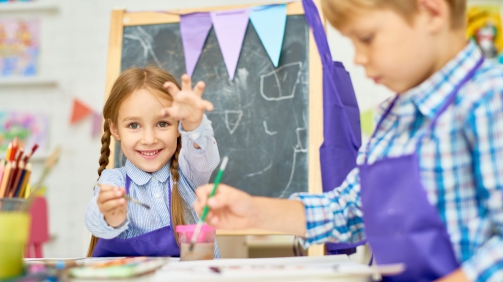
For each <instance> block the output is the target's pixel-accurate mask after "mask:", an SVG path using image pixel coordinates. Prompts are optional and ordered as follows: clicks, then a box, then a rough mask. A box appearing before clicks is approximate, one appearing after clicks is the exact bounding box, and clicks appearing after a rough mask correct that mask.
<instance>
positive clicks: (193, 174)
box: [178, 115, 220, 189]
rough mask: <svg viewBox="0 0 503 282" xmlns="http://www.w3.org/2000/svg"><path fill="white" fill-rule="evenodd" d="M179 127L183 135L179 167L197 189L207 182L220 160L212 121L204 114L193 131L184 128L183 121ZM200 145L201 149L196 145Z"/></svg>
mask: <svg viewBox="0 0 503 282" xmlns="http://www.w3.org/2000/svg"><path fill="white" fill-rule="evenodd" d="M178 129H179V130H180V133H181V135H182V150H181V151H180V156H179V158H178V159H179V167H180V169H181V171H182V173H183V174H184V176H185V178H186V179H187V181H189V183H190V185H191V186H192V187H193V188H194V189H195V188H197V187H199V186H201V185H203V184H207V183H208V181H209V180H210V177H211V174H212V173H213V171H214V170H215V168H216V167H217V166H218V163H219V162H220V154H219V152H218V146H217V141H216V140H215V137H214V133H213V127H212V126H211V121H210V120H209V119H208V117H206V115H203V120H202V121H201V124H199V126H198V127H197V128H196V129H194V130H192V131H185V130H183V127H182V123H181V122H180V123H179V126H178ZM194 143H197V145H199V147H200V148H199V149H197V148H195V147H194Z"/></svg>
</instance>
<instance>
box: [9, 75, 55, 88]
mask: <svg viewBox="0 0 503 282" xmlns="http://www.w3.org/2000/svg"><path fill="white" fill-rule="evenodd" d="M57 85H58V81H57V80H56V79H52V78H46V77H36V76H35V77H2V78H0V87H22V86H57Z"/></svg>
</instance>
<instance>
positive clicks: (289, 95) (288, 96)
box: [260, 62, 302, 101]
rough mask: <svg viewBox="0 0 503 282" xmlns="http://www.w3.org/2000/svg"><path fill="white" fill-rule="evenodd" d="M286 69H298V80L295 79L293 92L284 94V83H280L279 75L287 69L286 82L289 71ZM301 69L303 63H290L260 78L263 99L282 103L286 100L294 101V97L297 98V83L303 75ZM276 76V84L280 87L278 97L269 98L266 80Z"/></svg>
mask: <svg viewBox="0 0 503 282" xmlns="http://www.w3.org/2000/svg"><path fill="white" fill-rule="evenodd" d="M286 68H288V69H291V68H293V69H297V75H296V79H295V84H294V85H293V88H292V91H291V93H283V88H282V86H281V85H282V83H281V82H280V81H279V78H278V73H279V72H280V71H283V69H285V70H284V71H285V74H284V77H283V81H285V80H286V78H287V76H288V71H289V70H287V69H286ZM301 69H302V62H296V63H290V64H286V65H284V66H281V67H279V68H278V69H276V70H274V71H272V72H270V73H267V74H263V75H261V76H260V95H262V97H263V98H264V99H265V100H267V101H280V100H285V99H292V98H293V97H294V96H295V89H296V88H297V83H298V82H299V79H300V75H301ZM272 75H274V78H275V80H276V84H277V86H278V97H270V96H267V94H266V93H265V91H264V79H265V78H268V77H270V76H272Z"/></svg>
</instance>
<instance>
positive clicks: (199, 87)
mask: <svg viewBox="0 0 503 282" xmlns="http://www.w3.org/2000/svg"><path fill="white" fill-rule="evenodd" d="M204 88H206V84H205V83H204V82H202V81H199V82H198V83H197V84H196V86H195V87H194V93H195V94H196V95H197V96H198V97H201V96H203V93H204Z"/></svg>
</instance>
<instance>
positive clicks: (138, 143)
mask: <svg viewBox="0 0 503 282" xmlns="http://www.w3.org/2000/svg"><path fill="white" fill-rule="evenodd" d="M204 88H205V85H204V83H203V82H198V83H197V84H196V86H195V87H194V88H193V89H192V87H191V80H190V78H189V77H188V76H187V75H184V76H182V88H181V89H180V87H179V85H178V84H177V82H176V80H175V78H174V77H173V76H172V75H171V74H169V73H167V72H166V71H164V70H162V69H160V68H156V67H147V68H145V69H142V68H131V69H128V70H126V71H124V72H123V73H122V74H121V75H120V76H119V78H118V79H117V81H116V82H115V84H114V85H113V88H112V91H111V93H110V96H109V97H108V99H107V101H106V103H105V106H104V108H103V118H104V127H103V128H104V132H103V137H102V138H101V143H102V147H101V156H100V160H99V163H100V168H99V169H98V174H99V176H100V177H99V180H98V184H97V186H96V187H95V188H94V197H93V198H92V200H91V202H90V203H89V205H88V207H87V211H86V216H85V222H86V225H87V228H88V229H89V231H90V232H91V233H92V234H93V238H92V240H91V244H90V247H89V251H88V256H95V257H103V256H179V255H180V248H179V244H178V238H177V234H176V232H175V231H174V230H175V228H176V226H177V225H180V224H187V223H196V222H197V220H198V217H197V215H196V213H195V212H194V210H193V209H192V204H193V203H194V201H195V200H196V197H195V188H196V187H198V186H200V185H202V184H205V183H208V181H209V179H210V176H211V173H212V172H213V170H214V169H215V168H216V167H217V165H218V163H219V161H220V156H219V153H218V148H217V144H216V141H215V138H214V137H213V128H212V126H211V122H210V121H209V120H208V118H207V117H206V115H205V114H204V111H205V110H213V105H212V104H211V103H210V102H208V101H205V100H203V99H202V98H201V96H202V94H203V92H204ZM111 136H113V137H114V138H115V139H116V140H117V141H119V142H120V146H121V150H122V152H123V153H124V156H125V157H126V158H127V161H126V164H125V166H123V167H120V168H115V169H105V168H106V166H107V165H108V163H109V155H110V142H111ZM125 194H128V195H130V196H131V197H132V198H136V199H138V200H139V201H141V202H144V203H146V204H147V205H149V206H150V207H151V209H145V208H144V207H142V206H140V205H135V204H129V203H128V202H127V201H126V200H125V199H124V198H123V196H124V195H125ZM215 257H219V252H218V248H215Z"/></svg>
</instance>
